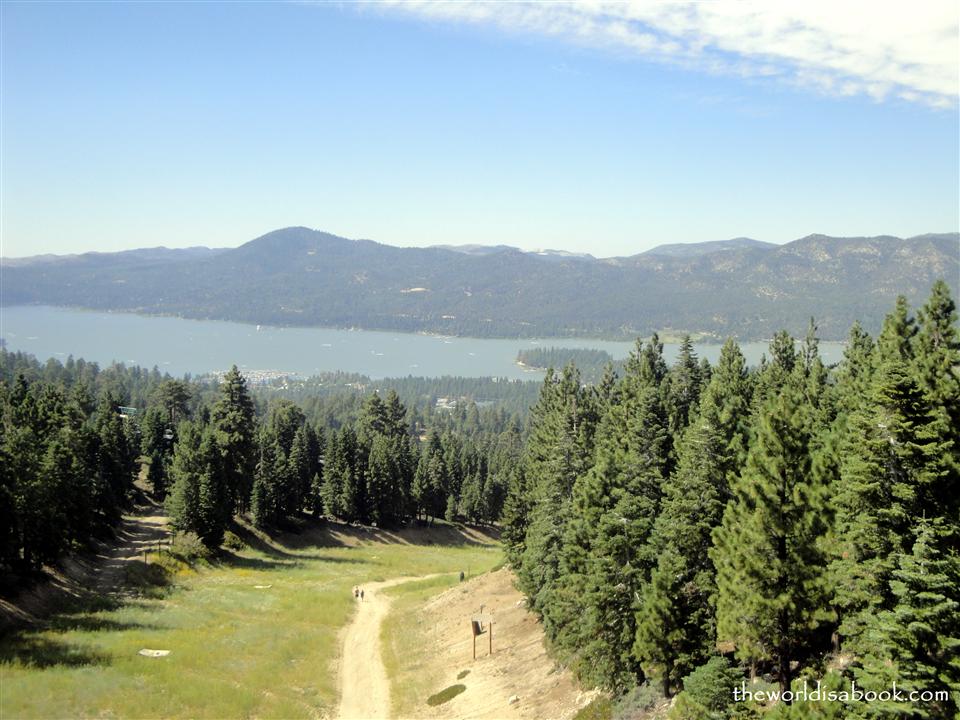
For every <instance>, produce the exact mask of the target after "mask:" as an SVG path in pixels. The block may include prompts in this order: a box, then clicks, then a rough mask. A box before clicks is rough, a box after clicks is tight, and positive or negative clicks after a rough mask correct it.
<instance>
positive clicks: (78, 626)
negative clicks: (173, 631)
mask: <svg viewBox="0 0 960 720" xmlns="http://www.w3.org/2000/svg"><path fill="white" fill-rule="evenodd" d="M47 627H49V629H50V630H53V631H55V632H70V631H72V630H79V631H81V632H123V631H125V630H162V629H163V628H162V627H161V626H160V625H155V624H152V623H138V622H125V621H122V620H114V619H112V618H110V617H107V616H105V615H101V614H99V613H78V614H64V615H57V616H56V617H54V618H52V619H51V620H50V622H49V623H48V624H47Z"/></svg>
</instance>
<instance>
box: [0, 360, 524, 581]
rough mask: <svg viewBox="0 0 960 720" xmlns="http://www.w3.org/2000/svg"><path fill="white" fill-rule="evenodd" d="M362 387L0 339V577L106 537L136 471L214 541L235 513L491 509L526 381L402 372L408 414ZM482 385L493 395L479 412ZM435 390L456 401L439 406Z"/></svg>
mask: <svg viewBox="0 0 960 720" xmlns="http://www.w3.org/2000/svg"><path fill="white" fill-rule="evenodd" d="M345 379H346V380H347V382H341V381H343V380H345ZM358 380H364V381H366V382H368V383H370V382H371V381H369V379H366V378H362V376H336V377H332V376H325V377H323V378H311V379H308V380H306V381H297V382H282V381H278V383H277V384H276V385H275V386H265V387H256V388H250V387H248V385H247V382H246V380H245V379H244V378H243V376H242V375H241V374H240V373H239V371H238V370H237V369H236V368H233V369H232V370H231V371H230V372H229V373H227V374H226V376H225V377H224V378H223V379H222V382H219V383H218V382H216V381H214V380H210V379H204V378H201V379H192V378H190V377H189V376H187V377H184V378H182V379H175V378H171V377H170V376H169V375H162V374H161V373H160V372H158V371H157V369H156V368H155V369H153V370H152V371H148V370H144V369H142V368H137V367H133V368H127V367H124V366H122V365H115V366H112V367H110V368H107V369H104V370H101V369H100V368H99V367H98V366H97V365H96V364H95V363H88V362H85V361H84V360H74V359H73V358H70V359H68V360H67V361H66V362H65V363H62V364H61V363H60V362H58V361H56V360H50V361H48V362H46V363H45V364H41V363H39V362H37V361H36V360H35V359H34V358H33V357H32V356H29V355H25V354H23V353H11V352H8V351H6V350H5V349H2V348H0V412H2V415H0V533H2V534H0V570H4V569H5V570H7V571H14V572H16V573H19V574H23V573H30V572H33V571H36V570H38V569H40V568H41V567H42V566H43V565H44V564H47V563H51V562H54V561H56V560H57V559H58V558H59V557H60V556H61V555H62V554H63V553H65V552H67V551H69V550H73V549H82V548H84V547H86V546H87V545H88V544H89V543H90V541H91V540H93V539H96V538H101V539H108V538H109V537H110V536H111V533H112V532H113V529H114V527H115V525H116V523H117V521H118V520H119V518H120V516H121V514H122V513H123V511H124V510H126V509H127V508H129V505H130V501H131V498H132V495H133V493H134V481H135V479H136V478H137V477H138V476H139V475H141V474H142V475H143V478H144V480H145V483H146V488H147V489H148V490H149V491H151V492H152V493H153V494H154V496H155V497H156V498H158V499H161V500H165V502H166V504H167V507H168V510H169V512H170V513H171V516H172V519H173V522H174V525H175V527H176V529H178V530H179V531H182V532H191V533H195V534H196V535H198V536H199V538H200V539H201V540H202V541H203V542H204V543H206V544H207V545H209V546H210V547H217V546H218V545H219V544H220V542H221V541H222V539H223V536H224V533H225V531H226V529H227V528H228V526H229V525H230V523H231V521H232V518H233V517H234V515H235V514H237V513H248V514H249V517H250V519H251V520H252V521H253V522H255V523H256V524H258V525H260V526H262V527H266V528H276V527H281V528H282V527H284V526H285V525H286V524H287V523H288V521H289V520H291V519H295V518H297V517H298V516H301V515H306V516H309V515H310V514H312V515H313V516H314V517H320V516H323V515H328V516H331V517H336V518H340V519H342V520H346V521H357V522H364V523H375V524H380V525H397V524H399V523H401V522H404V521H405V520H407V519H410V518H416V519H420V520H421V521H427V520H429V519H430V518H435V517H444V518H446V519H447V520H451V521H452V520H458V519H462V520H466V521H470V522H475V523H489V522H492V521H494V520H496V519H497V518H498V517H499V515H500V510H501V506H502V503H503V500H504V497H505V494H506V486H507V481H508V477H507V474H508V472H509V471H510V469H511V468H513V467H515V466H516V464H517V461H518V458H519V456H520V453H521V450H522V444H523V433H524V418H525V416H526V409H527V407H528V406H524V405H523V398H526V400H527V402H528V403H529V402H532V401H533V400H534V399H535V396H536V390H535V388H536V385H537V384H536V383H509V382H506V381H504V382H503V384H502V386H501V385H500V384H499V383H497V382H493V381H492V380H490V379H487V380H480V379H477V380H474V379H469V378H441V379H439V380H437V381H431V380H427V379H423V378H406V379H400V380H397V381H395V384H396V385H397V386H398V387H400V388H401V390H402V391H404V393H405V394H406V395H408V396H409V397H411V398H413V399H414V400H417V399H419V400H420V404H418V405H415V406H414V407H412V408H409V409H408V408H407V407H406V406H404V404H403V403H402V402H401V400H400V395H399V394H398V393H397V392H396V391H395V390H394V389H389V390H388V389H386V386H387V385H390V384H391V383H393V382H394V381H390V380H384V381H379V382H378V383H375V384H374V383H371V384H372V385H373V386H374V387H373V389H372V390H368V389H367V386H366V385H364V384H362V383H360V382H358ZM508 386H509V387H511V388H512V390H513V392H514V393H515V394H516V395H517V396H518V397H513V398H509V399H508V398H507V397H506V395H507V394H508V393H506V392H500V398H501V399H502V402H501V400H500V399H497V391H498V388H501V387H503V388H505V389H506V388H507V387H508ZM531 386H532V387H531ZM320 387H324V388H325V391H324V392H322V393H321V392H316V390H317V389H318V388H320ZM478 389H480V390H484V391H485V392H486V393H487V395H488V396H492V397H493V399H491V400H487V401H481V402H482V403H483V405H482V407H480V406H478V404H477V403H476V402H474V401H473V400H472V395H471V393H473V392H476V391H478ZM531 389H532V390H533V392H532V393H531ZM377 390H380V391H381V392H382V393H383V396H384V397H383V399H381V395H380V394H378V392H377ZM446 392H451V393H453V392H456V393H458V394H457V395H454V396H453V397H456V398H458V400H457V402H456V403H455V404H453V405H446V406H444V408H443V409H439V410H438V409H436V407H435V404H434V403H435V399H436V398H437V397H438V396H439V395H438V394H439V393H446ZM444 397H446V396H444ZM291 398H297V399H298V400H299V402H300V404H298V403H296V402H294V401H293V400H292V399H291ZM518 398H519V399H518ZM510 408H517V411H516V412H513V411H511V409H510Z"/></svg>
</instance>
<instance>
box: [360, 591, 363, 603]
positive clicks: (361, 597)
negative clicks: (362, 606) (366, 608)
mask: <svg viewBox="0 0 960 720" xmlns="http://www.w3.org/2000/svg"><path fill="white" fill-rule="evenodd" d="M360 602H363V590H361V591H360Z"/></svg>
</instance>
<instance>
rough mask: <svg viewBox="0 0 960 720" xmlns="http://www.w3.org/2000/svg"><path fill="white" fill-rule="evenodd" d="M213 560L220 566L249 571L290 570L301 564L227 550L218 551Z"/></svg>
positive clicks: (294, 561)
mask: <svg viewBox="0 0 960 720" xmlns="http://www.w3.org/2000/svg"><path fill="white" fill-rule="evenodd" d="M294 557H295V556H294ZM212 560H213V562H214V563H216V564H218V565H228V566H230V567H236V568H244V569H247V570H280V569H284V570H289V569H291V568H295V567H297V566H298V565H299V564H300V563H298V562H296V560H269V559H267V558H252V557H245V556H243V555H238V554H237V553H235V552H233V551H231V550H225V549H220V550H218V551H217V554H216V555H215V556H214V557H213V558H212Z"/></svg>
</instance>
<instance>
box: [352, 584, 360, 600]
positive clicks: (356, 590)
mask: <svg viewBox="0 0 960 720" xmlns="http://www.w3.org/2000/svg"><path fill="white" fill-rule="evenodd" d="M353 597H355V598H358V597H360V588H358V587H357V586H356V585H354V586H353Z"/></svg>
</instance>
